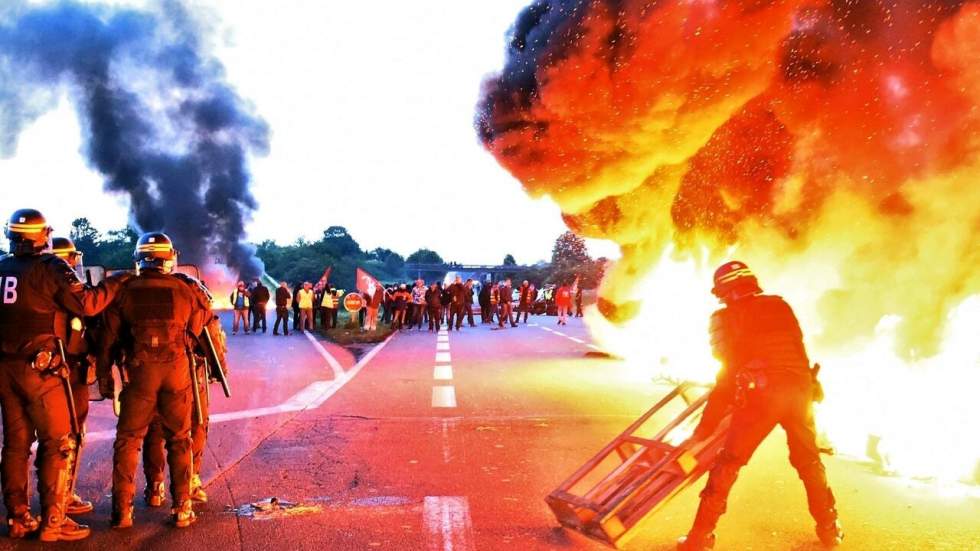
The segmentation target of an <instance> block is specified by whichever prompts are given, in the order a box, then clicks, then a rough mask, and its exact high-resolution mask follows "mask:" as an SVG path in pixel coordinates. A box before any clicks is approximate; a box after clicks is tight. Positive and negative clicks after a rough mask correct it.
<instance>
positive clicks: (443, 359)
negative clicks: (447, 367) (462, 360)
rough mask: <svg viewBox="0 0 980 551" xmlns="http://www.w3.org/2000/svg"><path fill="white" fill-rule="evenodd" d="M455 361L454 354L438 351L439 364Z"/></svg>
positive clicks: (437, 361) (437, 359)
mask: <svg viewBox="0 0 980 551" xmlns="http://www.w3.org/2000/svg"><path fill="white" fill-rule="evenodd" d="M452 361H453V358H452V356H451V355H450V354H449V352H436V363H437V364H448V363H451V362H452Z"/></svg>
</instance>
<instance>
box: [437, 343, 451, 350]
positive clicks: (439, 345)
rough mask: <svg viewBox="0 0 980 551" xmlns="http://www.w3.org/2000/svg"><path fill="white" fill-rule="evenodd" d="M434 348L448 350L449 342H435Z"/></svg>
mask: <svg viewBox="0 0 980 551" xmlns="http://www.w3.org/2000/svg"><path fill="white" fill-rule="evenodd" d="M436 350H449V343H448V342H437V343H436Z"/></svg>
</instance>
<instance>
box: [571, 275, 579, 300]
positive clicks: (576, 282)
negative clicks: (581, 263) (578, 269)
mask: <svg viewBox="0 0 980 551" xmlns="http://www.w3.org/2000/svg"><path fill="white" fill-rule="evenodd" d="M577 294H578V276H575V283H572V296H573V297H574V296H575V295H577Z"/></svg>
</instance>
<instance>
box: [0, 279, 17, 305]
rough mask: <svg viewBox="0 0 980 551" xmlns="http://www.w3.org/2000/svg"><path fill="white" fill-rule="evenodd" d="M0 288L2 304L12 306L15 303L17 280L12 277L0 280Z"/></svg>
mask: <svg viewBox="0 0 980 551" xmlns="http://www.w3.org/2000/svg"><path fill="white" fill-rule="evenodd" d="M0 283H2V285H0V287H2V288H3V303H4V304H13V303H15V302H17V278H16V277H14V276H7V277H3V278H0Z"/></svg>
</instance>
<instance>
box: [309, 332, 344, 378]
mask: <svg viewBox="0 0 980 551" xmlns="http://www.w3.org/2000/svg"><path fill="white" fill-rule="evenodd" d="M303 334H304V335H306V338H307V340H309V341H310V342H311V343H312V344H313V348H316V351H317V352H319V353H320V355H321V356H323V359H324V360H327V365H329V366H330V369H332V370H333V378H334V379H340V378H341V377H343V376H344V368H343V367H341V365H340V362H338V361H337V358H334V357H333V356H332V355H330V352H327V349H326V348H324V346H323V345H322V344H320V341H318V340H316V337H314V336H313V333H310V332H309V331H303Z"/></svg>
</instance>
